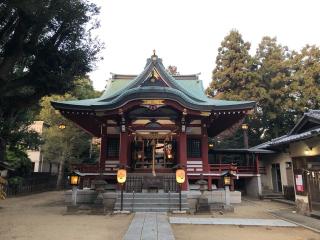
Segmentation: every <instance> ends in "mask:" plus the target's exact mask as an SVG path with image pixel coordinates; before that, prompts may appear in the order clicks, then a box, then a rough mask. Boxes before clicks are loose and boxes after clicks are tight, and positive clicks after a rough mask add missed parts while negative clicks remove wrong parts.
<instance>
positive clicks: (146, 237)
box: [123, 212, 175, 240]
mask: <svg viewBox="0 0 320 240" xmlns="http://www.w3.org/2000/svg"><path fill="white" fill-rule="evenodd" d="M123 239H124V240H174V239H175V238H174V235H173V232H172V229H171V226H170V224H169V222H168V217H167V214H166V213H152V212H148V213H143V212H140V213H135V216H134V218H133V220H132V222H131V224H130V226H129V228H128V231H127V233H126V234H125V236H124V238H123Z"/></svg>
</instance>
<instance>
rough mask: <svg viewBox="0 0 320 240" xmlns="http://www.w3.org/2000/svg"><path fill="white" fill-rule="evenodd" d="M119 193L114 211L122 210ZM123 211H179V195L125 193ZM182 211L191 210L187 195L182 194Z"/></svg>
mask: <svg viewBox="0 0 320 240" xmlns="http://www.w3.org/2000/svg"><path fill="white" fill-rule="evenodd" d="M120 206H121V194H120V192H119V193H118V196H117V200H116V203H115V207H114V210H120ZM123 210H127V211H131V212H170V211H173V210H179V193H123ZM181 210H186V211H188V210H189V206H188V201H187V194H184V193H182V194H181Z"/></svg>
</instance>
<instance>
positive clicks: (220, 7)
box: [90, 0, 320, 90]
mask: <svg viewBox="0 0 320 240" xmlns="http://www.w3.org/2000/svg"><path fill="white" fill-rule="evenodd" d="M91 1H92V2H95V3H96V4H97V5H98V6H101V14H100V16H99V18H100V21H101V28H100V29H99V30H97V32H96V34H97V35H98V36H99V38H100V39H101V40H102V41H104V42H105V46H106V48H105V50H104V51H103V52H102V53H101V55H102V56H103V57H104V60H102V61H100V62H98V63H97V68H96V70H95V71H93V72H92V73H91V74H90V77H91V79H92V80H93V84H94V87H95V88H96V89H97V90H103V89H104V87H105V85H106V80H107V79H109V78H110V72H112V73H122V74H138V73H140V72H141V71H142V70H143V67H144V65H145V63H146V59H147V58H148V57H150V56H151V55H152V50H153V49H155V50H156V53H157V55H158V56H159V57H160V58H162V59H163V63H164V65H165V66H168V65H175V66H177V67H178V71H179V72H180V73H181V74H189V73H199V72H201V76H200V78H201V79H202V80H203V82H204V86H205V87H206V86H207V85H208V84H209V82H210V81H211V72H212V70H213V68H214V66H215V58H216V55H217V50H218V47H219V46H220V43H221V41H222V40H223V38H224V37H225V36H226V35H227V34H228V32H229V31H230V30H231V29H237V30H239V32H240V33H241V34H242V36H243V38H244V40H246V41H249V42H251V44H252V46H251V52H252V53H254V52H255V49H256V47H257V45H258V43H259V42H260V40H261V38H262V37H263V36H271V37H277V39H278V42H279V43H281V44H282V45H286V46H288V47H289V48H290V49H295V50H300V49H301V48H302V47H303V46H304V45H306V44H316V45H319V43H320V31H319V24H320V13H319V11H320V1H319V0H161V1H160V0H158V1H156V0H134V1H133V0H91Z"/></svg>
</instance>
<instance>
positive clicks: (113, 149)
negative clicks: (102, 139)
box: [107, 138, 120, 158]
mask: <svg viewBox="0 0 320 240" xmlns="http://www.w3.org/2000/svg"><path fill="white" fill-rule="evenodd" d="M119 146H120V143H119V138H108V139H107V157H108V158H117V157H119Z"/></svg>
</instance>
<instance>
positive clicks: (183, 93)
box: [52, 55, 255, 111]
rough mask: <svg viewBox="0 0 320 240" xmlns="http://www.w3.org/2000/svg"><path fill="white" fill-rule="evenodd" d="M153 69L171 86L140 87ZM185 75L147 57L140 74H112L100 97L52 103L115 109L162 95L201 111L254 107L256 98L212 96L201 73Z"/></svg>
mask: <svg viewBox="0 0 320 240" xmlns="http://www.w3.org/2000/svg"><path fill="white" fill-rule="evenodd" d="M154 69H156V70H157V71H158V72H159V74H160V77H161V79H163V80H164V81H165V82H167V83H168V84H169V87H160V86H141V84H142V83H143V82H144V81H145V79H147V78H148V77H149V76H150V73H151V72H152V71H153V70H154ZM182 76H183V75H179V77H177V78H179V80H177V79H175V76H172V75H170V74H169V73H168V72H167V71H166V69H165V67H164V66H163V64H162V60H161V59H160V58H158V57H157V56H156V55H153V56H152V58H149V59H148V60H147V64H146V67H145V69H144V70H143V71H142V73H141V74H139V75H138V76H135V75H117V74H113V78H115V79H111V80H110V82H109V84H108V85H107V88H106V90H105V92H104V93H103V94H102V96H101V97H99V98H95V99H86V100H78V101H63V102H52V105H53V106H54V107H55V108H57V109H70V110H71V109H75V110H86V111H88V110H89V111H93V110H112V109H116V108H119V107H121V106H123V105H124V104H126V103H127V102H129V101H131V100H136V99H146V98H149V99H157V98H161V99H169V100H175V101H177V102H179V103H180V104H181V105H182V106H184V107H186V108H190V109H193V110H200V111H211V110H220V111H224V110H226V111H228V110H244V109H252V108H254V107H255V102H253V101H227V100H216V99H212V98H209V97H207V96H206V95H205V93H204V89H203V85H202V81H201V80H198V75H186V78H188V79H189V80H180V79H182ZM131 78H132V79H131ZM191 78H194V79H193V80H192V79H191ZM130 79H131V80H130Z"/></svg>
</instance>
